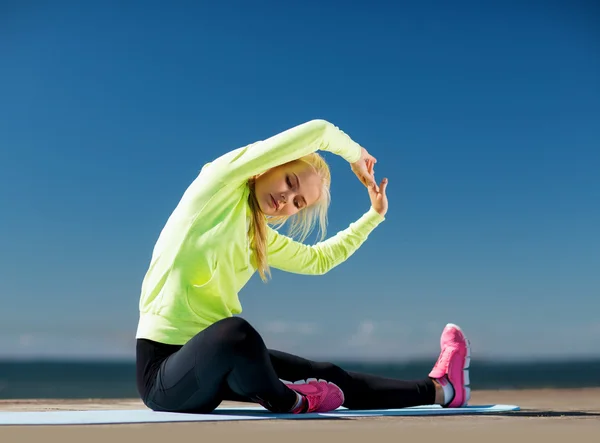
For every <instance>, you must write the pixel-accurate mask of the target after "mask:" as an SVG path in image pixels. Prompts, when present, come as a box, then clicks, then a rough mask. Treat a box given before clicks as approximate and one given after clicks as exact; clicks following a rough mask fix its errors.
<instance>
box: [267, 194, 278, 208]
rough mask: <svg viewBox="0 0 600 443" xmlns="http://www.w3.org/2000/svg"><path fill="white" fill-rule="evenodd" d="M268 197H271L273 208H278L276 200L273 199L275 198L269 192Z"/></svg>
mask: <svg viewBox="0 0 600 443" xmlns="http://www.w3.org/2000/svg"><path fill="white" fill-rule="evenodd" d="M269 197H271V204H272V205H273V207H274V208H275V210H277V209H279V205H278V204H277V202H276V201H275V199H274V198H273V196H272V195H271V194H269Z"/></svg>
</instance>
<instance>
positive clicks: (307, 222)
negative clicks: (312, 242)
mask: <svg viewBox="0 0 600 443" xmlns="http://www.w3.org/2000/svg"><path fill="white" fill-rule="evenodd" d="M298 161H302V162H304V163H307V164H308V165H310V166H311V167H312V168H313V169H314V170H315V172H316V173H317V174H318V175H319V176H320V177H321V181H322V185H321V195H320V197H319V200H317V201H316V202H315V203H314V204H312V205H310V206H308V207H306V208H303V209H302V210H300V211H298V212H297V213H296V214H294V215H293V216H290V217H285V216H281V217H267V216H266V215H265V214H264V213H263V212H262V211H261V210H260V207H259V205H258V201H257V199H256V194H255V192H254V184H255V180H256V178H255V177H253V178H251V179H250V180H249V181H248V184H249V188H250V195H249V196H248V203H249V206H250V211H251V213H252V217H251V219H250V247H251V249H252V252H253V259H254V265H255V266H256V268H257V270H258V273H259V274H260V278H261V279H262V280H263V281H265V282H266V281H267V276H269V277H270V270H269V263H268V260H267V232H268V231H267V225H268V224H269V223H270V224H274V225H276V226H277V227H280V226H283V225H284V224H285V223H288V222H289V230H288V235H289V236H290V237H296V238H297V240H298V241H304V240H305V239H306V238H307V237H308V236H309V235H310V233H311V232H312V231H313V229H314V227H315V225H318V227H319V236H318V237H319V240H322V239H324V238H325V235H326V232H327V210H328V209H329V204H330V202H331V194H330V186H331V172H330V170H329V165H327V163H326V162H325V160H324V159H323V157H321V156H320V155H319V154H317V153H316V152H313V153H311V154H308V155H306V156H304V157H301V158H299V159H298Z"/></svg>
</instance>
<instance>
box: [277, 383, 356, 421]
mask: <svg viewBox="0 0 600 443" xmlns="http://www.w3.org/2000/svg"><path fill="white" fill-rule="evenodd" d="M285 385H286V386H287V387H288V388H290V389H292V390H293V391H296V392H297V393H299V394H300V395H302V396H303V397H304V400H305V401H304V406H303V408H302V409H301V410H295V411H293V413H294V414H299V413H306V412H329V411H333V410H335V409H337V408H339V407H340V406H342V404H343V403H344V393H343V392H342V390H341V389H340V388H339V387H338V386H337V385H336V384H334V383H330V382H327V381H325V380H317V379H316V378H309V379H307V380H299V381H296V382H294V383H286V384H285Z"/></svg>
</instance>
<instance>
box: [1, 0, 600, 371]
mask: <svg viewBox="0 0 600 443" xmlns="http://www.w3.org/2000/svg"><path fill="white" fill-rule="evenodd" d="M396 3H397V4H393V3H388V2H364V1H362V2H357V3H355V4H354V5H353V6H350V5H349V4H347V5H346V6H341V4H340V3H339V2H332V1H320V2H316V1H304V2H287V3H285V4H283V3H281V2H274V1H266V2H261V1H259V2H252V4H249V3H248V2H241V1H227V2H177V4H176V5H175V4H170V5H167V4H166V3H164V2H144V3H143V6H142V3H141V2H127V3H126V5H123V4H121V3H117V2H108V1H107V2H89V3H81V2H78V3H76V2H73V3H70V4H69V3H67V2H65V3H63V2H60V3H59V4H56V5H54V6H51V5H50V4H48V3H45V4H43V5H42V4H31V3H30V4H29V5H28V6H22V5H19V4H18V2H13V3H12V5H11V4H9V5H8V6H7V5H3V7H2V8H3V12H2V18H0V21H1V26H0V59H1V60H2V69H0V97H2V99H1V100H0V230H1V232H2V235H1V236H0V251H1V253H0V273H1V278H0V300H1V301H2V309H1V310H0V357H64V356H68V357H77V358H133V346H134V338H133V337H134V334H135V328H136V325H137V318H138V317H137V315H138V313H137V303H138V297H139V288H140V284H141V280H142V278H143V274H144V272H145V270H146V267H147V265H148V261H149V258H150V254H151V250H152V247H153V245H154V242H155V240H156V238H157V236H158V233H159V232H160V229H161V228H162V225H163V223H164V222H165V221H166V219H167V217H168V216H169V214H170V211H171V210H172V209H173V208H174V206H175V205H176V204H177V202H178V200H179V198H180V196H181V194H182V192H183V191H184V190H185V188H186V187H187V185H188V184H189V183H190V182H191V181H192V180H193V179H194V177H195V175H196V173H197V171H198V170H199V169H200V168H201V166H202V165H203V164H204V163H205V162H207V161H210V160H211V159H213V158H215V157H216V156H219V155H221V154H223V153H225V152H227V151H228V150H231V149H235V148H237V147H239V146H242V145H245V144H247V143H250V142H252V141H255V140H259V139H264V138H266V137H269V136H270V135H273V134H275V133H277V132H279V131H282V130H285V129H287V128H289V127H291V126H295V125H297V124H299V123H302V122H305V121H307V120H310V119H313V118H324V119H327V120H329V121H331V122H333V123H334V124H336V125H338V126H339V127H340V128H342V129H343V130H344V131H346V132H347V133H348V134H350V135H351V136H352V137H353V138H354V139H355V140H356V141H357V142H359V143H361V144H362V145H364V146H365V147H366V148H367V149H368V150H369V151H370V152H371V153H372V154H373V155H375V156H376V157H377V158H378V160H379V162H378V165H377V169H376V172H377V174H378V179H381V178H382V177H383V176H386V177H388V178H389V186H388V197H389V201H390V209H389V212H388V214H387V220H386V222H385V223H384V224H382V225H380V227H379V228H377V230H376V231H375V232H374V233H373V234H372V235H371V237H370V238H369V240H368V241H367V242H366V243H365V244H364V246H363V247H362V248H361V249H360V250H359V251H358V252H357V253H356V254H355V255H354V256H353V257H352V258H351V259H350V260H349V261H348V262H346V263H344V264H342V265H341V266H340V267H338V268H336V269H335V270H333V271H332V272H330V273H329V274H327V275H325V276H319V277H306V276H297V275H291V274H285V273H282V272H277V271H275V272H274V279H273V281H271V282H270V283H269V284H268V285H264V284H263V283H262V282H260V280H259V279H258V276H255V278H253V280H252V281H251V283H250V284H249V285H248V286H247V287H246V288H244V290H243V291H242V293H241V294H240V297H241V300H242V304H243V306H244V313H243V316H244V317H246V318H247V319H248V320H249V321H250V322H251V323H253V324H254V325H255V326H256V327H257V329H258V330H259V331H260V332H261V333H263V334H264V337H265V340H266V342H267V344H268V345H269V346H271V347H275V348H279V349H282V350H287V351H290V352H296V353H299V354H302V355H306V356H309V357H315V358H342V357H344V358H365V359H367V358H368V359H371V358H386V359H405V358H406V359H408V358H415V357H427V358H429V357H435V356H436V353H437V350H438V346H439V333H440V331H441V329H442V328H443V326H444V325H445V324H446V323H447V322H455V323H458V324H460V325H461V326H463V328H464V329H465V331H466V332H467V334H468V335H469V336H470V338H471V341H472V342H473V347H474V349H473V357H474V358H477V357H480V358H484V357H485V358H530V357H535V358H538V357H539V358H546V357H552V358H560V357H565V358H571V357H573V356H580V355H585V356H589V355H595V356H598V355H600V320H598V317H597V316H598V312H600V272H598V270H599V269H600V254H599V253H598V252H599V251H600V236H599V235H598V232H599V231H598V227H599V226H600V204H599V202H600V178H599V175H598V171H599V170H600V58H599V57H598V54H599V53H600V33H599V31H598V28H597V23H598V18H599V17H600V16H599V9H598V8H597V7H595V6H593V5H592V2H587V3H585V2H570V3H569V4H567V3H566V2H560V4H559V3H558V2H556V3H553V2H544V7H542V6H541V2H540V6H535V4H534V3H533V2H526V3H527V5H525V4H524V3H523V4H519V3H517V2H485V5H484V4H483V3H481V2H464V3H461V2H458V3H457V2H452V4H451V5H449V4H448V3H447V2H441V1H437V2H435V1H434V2H396ZM326 157H327V159H328V160H329V162H330V164H331V167H332V173H333V177H334V182H333V187H332V194H333V203H332V206H331V212H330V224H329V233H330V234H333V233H335V232H337V231H339V230H341V229H344V228H345V227H346V226H347V225H348V224H349V223H350V222H352V221H353V220H355V219H356V218H358V217H359V216H360V215H361V214H362V213H363V212H364V211H366V210H367V209H368V206H369V199H368V195H367V193H366V191H365V190H364V188H363V187H362V185H361V184H360V183H359V182H358V180H356V178H355V176H354V175H353V174H352V172H351V170H350V168H349V166H348V164H347V163H345V162H344V161H343V160H342V159H341V158H339V157H335V156H332V155H329V154H326Z"/></svg>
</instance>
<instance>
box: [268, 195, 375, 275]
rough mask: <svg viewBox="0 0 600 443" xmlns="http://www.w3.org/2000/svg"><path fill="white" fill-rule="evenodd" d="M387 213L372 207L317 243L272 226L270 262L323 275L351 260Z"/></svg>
mask: <svg viewBox="0 0 600 443" xmlns="http://www.w3.org/2000/svg"><path fill="white" fill-rule="evenodd" d="M384 220H385V217H384V216H383V215H381V214H380V213H379V212H377V211H376V210H375V209H374V208H373V207H371V208H370V209H369V210H368V211H367V212H366V213H365V214H364V215H363V216H362V217H360V218H359V219H358V220H357V221H355V222H353V223H351V224H350V226H348V227H347V228H346V229H344V230H343V231H340V232H338V233H337V234H336V235H334V236H333V237H330V238H328V239H327V240H325V241H322V242H319V243H316V244H315V245H305V244H303V243H301V242H298V241H295V240H293V239H292V238H290V237H287V236H285V235H283V234H280V233H279V232H277V231H276V230H274V229H273V228H271V227H269V228H268V230H269V237H268V244H267V253H268V261H269V266H271V267H273V268H276V269H280V270H282V271H287V272H293V273H295V274H308V275H321V274H325V273H326V272H329V271H330V270H331V269H333V268H334V267H336V266H337V265H339V264H340V263H342V262H344V261H345V260H347V259H348V258H349V257H350V256H351V255H352V254H353V253H354V252H355V251H356V250H357V249H358V248H359V247H360V246H361V245H362V244H363V243H364V242H365V240H366V239H367V238H368V236H369V234H370V233H371V231H373V230H374V229H375V228H376V227H377V226H378V225H379V224H380V223H381V222H382V221H384Z"/></svg>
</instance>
